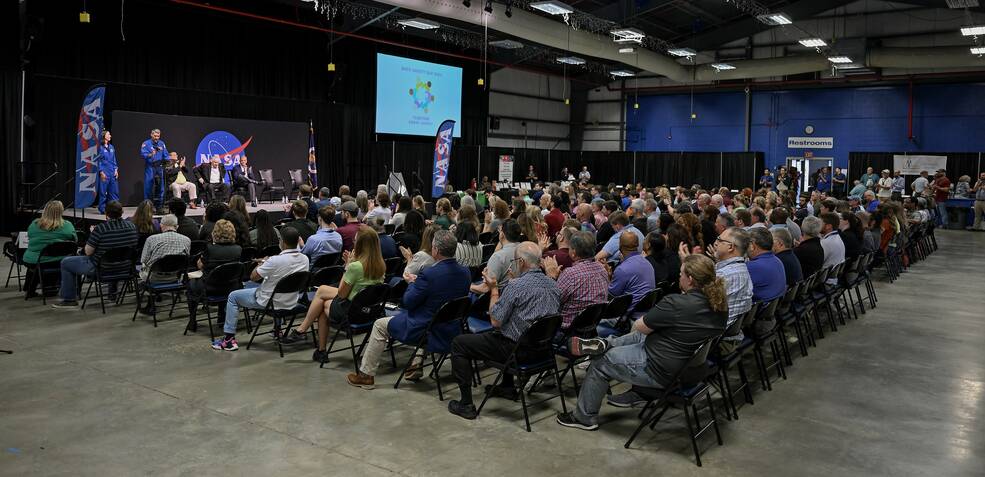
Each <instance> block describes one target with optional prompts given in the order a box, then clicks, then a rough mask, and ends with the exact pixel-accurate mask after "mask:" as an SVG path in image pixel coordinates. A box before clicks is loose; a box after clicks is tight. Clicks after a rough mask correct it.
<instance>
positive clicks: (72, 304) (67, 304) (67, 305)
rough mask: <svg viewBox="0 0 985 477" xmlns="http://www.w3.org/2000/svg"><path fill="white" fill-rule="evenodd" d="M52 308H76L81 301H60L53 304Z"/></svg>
mask: <svg viewBox="0 0 985 477" xmlns="http://www.w3.org/2000/svg"><path fill="white" fill-rule="evenodd" d="M51 307H52V308H58V309H63V310H74V309H76V308H78V307H79V302H77V301H64V300H62V301H58V302H56V303H52V304H51Z"/></svg>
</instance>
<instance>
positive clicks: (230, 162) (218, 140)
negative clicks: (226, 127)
mask: <svg viewBox="0 0 985 477" xmlns="http://www.w3.org/2000/svg"><path fill="white" fill-rule="evenodd" d="M252 141H253V136H250V137H249V139H247V140H246V141H245V142H243V143H240V142H239V139H237V138H236V136H233V135H232V133H230V132H227V131H212V132H210V133H208V134H206V135H205V137H204V138H202V141H201V142H199V143H198V149H197V150H196V151H195V157H196V159H195V164H196V165H197V164H205V163H206V162H209V159H210V158H211V157H212V156H213V155H215V154H218V155H219V157H220V158H222V164H223V165H224V166H225V167H226V170H227V171H228V170H230V169H232V168H233V167H234V166H235V165H236V164H237V163H239V158H240V156H242V155H244V154H245V153H246V147H247V146H249V145H250V142H252Z"/></svg>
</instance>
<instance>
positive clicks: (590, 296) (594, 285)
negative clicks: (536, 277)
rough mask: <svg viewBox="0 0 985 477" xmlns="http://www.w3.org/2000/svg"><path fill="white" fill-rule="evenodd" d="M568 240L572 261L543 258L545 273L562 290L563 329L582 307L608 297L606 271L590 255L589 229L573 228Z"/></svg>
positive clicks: (593, 250)
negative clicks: (574, 229)
mask: <svg viewBox="0 0 985 477" xmlns="http://www.w3.org/2000/svg"><path fill="white" fill-rule="evenodd" d="M564 230H573V229H570V228H565V229H564ZM561 233H562V234H563V233H564V231H562V232H561ZM628 236H629V235H627V237H628ZM567 242H568V256H569V258H570V259H571V260H572V265H569V266H567V267H562V266H561V265H560V264H559V263H558V261H557V259H555V258H554V257H546V258H544V273H546V274H547V276H549V277H551V278H553V279H555V280H557V287H558V290H560V291H561V308H560V310H559V313H561V318H562V320H563V322H562V324H561V328H562V329H566V328H568V326H570V325H571V320H573V319H574V318H575V316H577V315H578V313H581V312H582V310H584V309H585V308H588V307H589V306H590V305H593V304H595V303H606V302H607V301H608V300H609V293H608V290H609V272H608V271H607V270H606V269H605V266H604V265H602V264H601V263H599V262H597V261H595V260H594V258H593V256H594V252H595V237H594V236H592V234H591V233H589V232H578V231H574V232H572V233H571V234H570V237H569V238H568V239H567Z"/></svg>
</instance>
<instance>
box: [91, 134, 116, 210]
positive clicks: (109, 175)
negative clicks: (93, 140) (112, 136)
mask: <svg viewBox="0 0 985 477" xmlns="http://www.w3.org/2000/svg"><path fill="white" fill-rule="evenodd" d="M96 163H97V164H98V165H99V173H100V176H106V179H103V178H102V177H100V178H99V213H100V214H103V213H106V203H107V202H109V201H111V200H120V185H119V183H118V182H117V179H116V171H117V170H118V166H117V164H116V148H114V147H113V145H112V144H107V145H105V146H99V149H98V155H97V156H96Z"/></svg>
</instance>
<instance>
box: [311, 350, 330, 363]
mask: <svg viewBox="0 0 985 477" xmlns="http://www.w3.org/2000/svg"><path fill="white" fill-rule="evenodd" d="M311 360H312V361H314V362H316V363H321V362H322V361H324V362H326V363H327V362H328V353H326V352H325V350H320V349H316V350H315V352H314V353H312V354H311Z"/></svg>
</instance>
